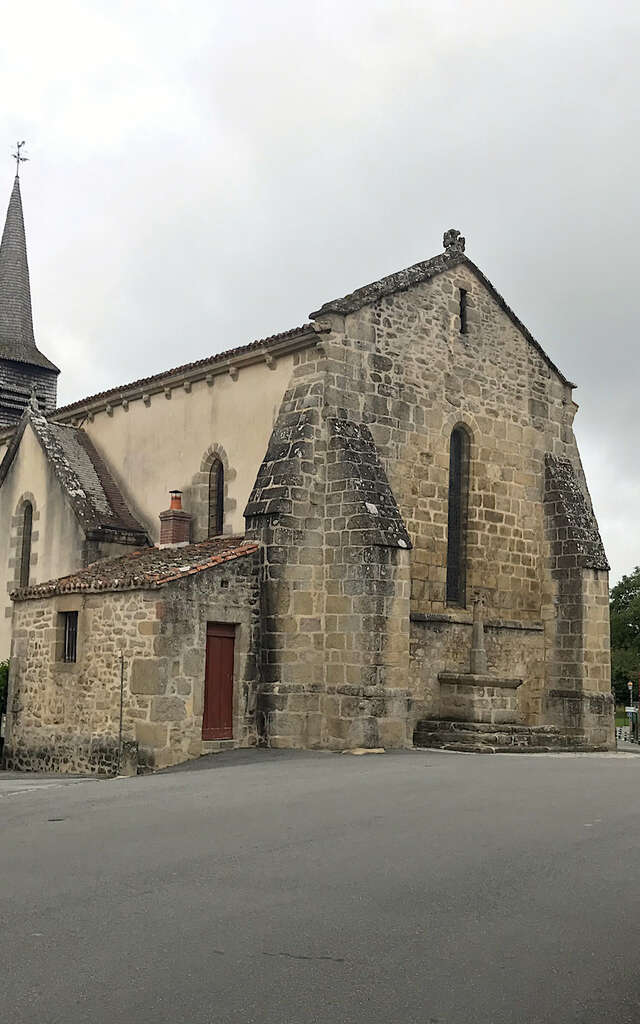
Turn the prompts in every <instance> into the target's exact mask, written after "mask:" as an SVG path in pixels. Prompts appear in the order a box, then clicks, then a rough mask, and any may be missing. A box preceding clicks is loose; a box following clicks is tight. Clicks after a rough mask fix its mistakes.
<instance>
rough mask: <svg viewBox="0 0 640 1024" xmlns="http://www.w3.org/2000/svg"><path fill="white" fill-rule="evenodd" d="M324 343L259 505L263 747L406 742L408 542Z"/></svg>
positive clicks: (275, 446)
mask: <svg viewBox="0 0 640 1024" xmlns="http://www.w3.org/2000/svg"><path fill="white" fill-rule="evenodd" d="M331 362H332V356H331V352H330V351H328V350H327V349H325V347H324V345H319V346H316V348H315V349H313V350H310V351H308V352H304V353H301V354H299V355H298V356H297V360H296V366H295V369H294V375H293V380H292V383H291V386H290V388H289V390H288V391H287V393H286V395H285V398H284V401H283V404H282V407H281V409H280V414H279V417H278V421H277V423H276V425H275V428H274V431H273V434H272V437H271V441H270V443H269V448H268V451H267V454H266V457H265V459H264V461H263V464H262V466H261V468H260V471H259V473H258V477H257V480H256V485H255V487H254V489H253V492H252V495H251V498H250V500H249V503H248V505H247V509H246V512H245V515H246V517H247V528H248V534H249V535H250V536H251V535H253V536H255V537H258V538H259V539H261V540H262V541H263V542H264V544H265V579H264V592H263V601H264V627H263V651H264V655H263V657H264V662H263V685H262V692H261V696H260V703H259V713H260V714H259V721H260V723H261V738H262V742H264V743H268V744H271V745H272V746H279V747H321V748H322V747H324V748H331V749H336V748H337V749H342V748H344V747H346V746H359V745H366V746H377V745H378V744H380V743H383V744H386V745H390V746H406V745H408V744H409V743H410V734H409V733H408V727H407V721H408V716H407V675H408V664H409V645H408V631H407V628H406V625H407V623H408V612H409V574H408V572H409V567H408V549H409V547H410V541H409V538H408V536H407V534H406V530H405V528H404V524H403V523H402V519H401V516H400V514H399V512H398V508H397V504H396V501H395V498H394V497H393V494H392V493H391V490H390V488H389V485H388V481H387V479H386V476H385V474H384V470H383V468H382V465H381V463H380V460H379V457H378V453H377V450H376V447H375V445H374V443H373V439H372V437H371V434H370V432H369V430H368V428H367V427H366V425H364V424H362V423H361V422H358V421H356V420H353V419H351V418H350V417H349V415H348V414H347V413H346V412H345V407H344V404H340V403H339V402H338V401H334V399H336V398H338V397H339V396H340V395H341V394H342V392H341V391H340V392H338V391H337V390H336V389H335V388H334V389H332V387H331V376H330V372H329V371H330V366H331Z"/></svg>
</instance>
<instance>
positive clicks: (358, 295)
mask: <svg viewBox="0 0 640 1024" xmlns="http://www.w3.org/2000/svg"><path fill="white" fill-rule="evenodd" d="M459 266H465V267H468V268H469V270H470V271H471V272H472V273H473V274H475V276H476V277H477V278H478V280H479V281H480V282H481V283H482V284H483V285H484V287H485V288H486V289H487V291H488V292H489V293H490V295H491V296H492V297H493V299H494V300H495V302H496V303H497V304H498V306H500V308H501V309H502V310H503V311H504V312H505V313H506V315H507V316H508V317H509V319H510V320H511V322H512V323H513V324H514V325H515V327H517V328H518V330H519V331H521V332H522V334H523V335H524V336H525V338H526V339H527V341H528V342H529V343H530V344H531V345H533V347H534V348H535V349H537V351H538V352H539V353H540V355H541V356H542V358H543V359H544V361H545V362H546V363H547V365H548V366H549V367H550V368H551V369H552V370H553V371H554V373H557V374H558V377H559V378H560V380H561V381H562V382H563V384H567V385H568V386H569V387H571V388H574V387H575V386H576V385H575V384H573V383H572V382H571V381H570V380H568V378H567V377H565V375H564V374H563V373H562V370H560V369H559V368H558V367H557V366H556V364H555V363H554V362H553V360H552V359H550V357H549V356H548V355H547V353H546V352H545V351H544V349H543V348H542V345H540V343H539V342H538V341H536V339H535V338H534V337H533V335H532V334H531V332H530V331H529V330H528V329H527V328H526V327H525V325H524V324H523V323H522V321H521V320H520V319H519V317H517V316H516V314H515V313H514V312H513V310H512V309H511V307H510V306H508V305H507V303H506V301H505V300H504V299H503V297H502V295H500V293H499V292H498V291H497V289H496V288H494V286H493V284H492V283H491V281H490V280H489V278H488V277H486V276H485V275H484V274H483V273H482V271H481V270H480V268H479V267H477V266H476V265H475V263H473V262H472V261H471V260H470V259H469V257H468V256H465V254H464V252H460V251H458V250H454V251H450V252H442V253H439V254H438V255H437V256H433V257H432V258H431V259H429V260H423V261H422V262H421V263H414V264H413V266H411V267H407V268H406V269H405V270H399V271H397V272H396V273H395V274H389V275H388V276H387V277H382V278H380V280H379V281H373V282H372V283H371V284H366V285H364V286H363V287H362V288H357V289H356V290H355V291H354V292H350V293H349V294H348V295H344V296H343V297H342V298H340V299H332V300H331V301H329V302H325V303H324V304H323V305H322V306H320V309H317V310H316V311H315V313H310V314H309V315H310V318H311V319H312V320H316V319H322V317H323V316H326V315H327V314H328V313H341V314H343V315H344V314H346V313H355V312H357V310H359V309H362V307H363V306H369V305H373V304H374V303H375V302H378V301H379V299H383V298H385V297H386V296H387V295H393V294H394V293H395V292H403V291H407V289H408V288H412V287H414V286H415V285H418V284H422V283H423V282H424V281H429V280H431V278H433V277H435V276H436V275H437V274H442V273H444V272H445V271H446V270H452V269H453V268H454V267H459Z"/></svg>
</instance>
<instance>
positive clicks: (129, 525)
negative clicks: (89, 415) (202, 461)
mask: <svg viewBox="0 0 640 1024" xmlns="http://www.w3.org/2000/svg"><path fill="white" fill-rule="evenodd" d="M27 424H29V425H30V426H31V427H32V429H33V432H34V434H35V435H36V437H37V439H38V441H39V442H40V444H41V446H42V449H43V451H44V453H45V456H46V458H47V459H48V461H49V462H50V464H51V466H52V467H53V470H54V472H55V474H56V476H57V478H58V480H59V481H60V485H61V487H62V489H63V491H64V492H65V494H66V495H67V498H68V499H69V502H70V504H71V506H72V508H73V511H74V512H75V514H76V516H77V518H78V520H79V522H80V526H81V527H82V529H83V531H84V533H85V535H86V536H87V537H88V538H89V539H93V540H97V539H114V540H115V539H118V540H122V541H123V542H124V543H133V544H148V543H149V539H148V537H147V531H146V530H145V528H144V526H142V525H141V524H140V523H139V522H138V520H137V519H136V518H135V517H134V516H133V514H132V513H131V511H130V509H129V507H128V506H127V503H126V501H125V500H124V497H123V496H122V492H121V491H120V489H119V487H118V486H117V484H116V482H115V480H114V479H113V477H112V475H111V473H110V471H109V469H108V468H107V466H106V464H105V462H104V460H103V459H102V457H101V456H100V454H99V452H98V451H97V450H96V448H95V446H94V445H93V443H92V441H91V439H90V438H89V437H88V435H87V434H85V432H84V431H83V430H79V429H78V428H77V427H69V426H64V425H63V424H61V423H52V422H50V421H49V420H47V419H46V417H45V416H43V415H42V413H40V412H39V411H38V410H37V409H36V408H34V407H33V406H29V407H28V408H27V409H25V411H24V413H23V414H22V418H21V420H20V423H19V425H18V429H17V430H16V433H15V434H14V436H13V437H12V439H11V443H10V445H9V447H8V448H7V451H6V453H5V456H4V458H3V460H2V462H0V486H2V484H3V482H4V479H5V477H6V475H7V473H8V472H9V469H10V467H11V465H12V463H13V460H14V458H15V456H16V454H17V452H18V449H19V447H20V441H21V440H22V436H23V434H24V431H25V429H26V427H27ZM115 535H117V537H116V536H115Z"/></svg>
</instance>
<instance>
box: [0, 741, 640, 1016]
mask: <svg viewBox="0 0 640 1024" xmlns="http://www.w3.org/2000/svg"><path fill="white" fill-rule="evenodd" d="M0 868H1V870H0V886H1V889H0V923H1V927H2V970H1V972H0V979H1V982H0V984H1V990H0V1019H1V1020H3V1021H7V1022H11V1024H87V1022H92V1024H132V1022H135V1024H147V1022H149V1024H151V1022H158V1024H164V1022H172V1024H173V1022H178V1024H210V1022H211V1024H213V1022H216V1024H220V1022H222V1024H227V1022H229V1024H236V1022H238V1024H240V1022H241V1024H252V1022H256V1024H257V1022H260V1024H311V1022H314V1024H315V1022H322V1024H325V1022H326V1024H328V1022H331V1024H336V1022H340V1024H365V1022H366V1024H371V1022H375V1024H378V1022H381V1024H382V1022H384V1024H401V1022H402V1024H404V1022H409V1024H516V1022H517V1024H565V1022H568V1024H573V1022H580V1024H603V1022H605V1021H607V1020H613V1021H615V1022H616V1024H624V1022H630V1024H631V1022H633V1024H638V1021H640V982H639V981H638V975H639V973H640V968H639V967H638V957H639V955H640V953H639V943H638V923H639V920H640V906H639V901H638V897H639V895H640V757H638V756H636V755H635V754H632V753H627V754H625V753H623V754H618V755H583V756H580V755H578V756H576V755H564V756H563V755H555V756H554V755H537V756H530V755H512V756H509V755H503V756H500V755H498V756H492V755H465V754H452V753H445V752H440V751H414V752H407V753H387V754H382V755H367V756H363V757H354V756H345V755H338V754H328V753H304V752H301V753H288V752H280V753H278V752H269V751H250V752H244V751H239V752H235V753H229V754H222V755H218V756H217V757H210V758H207V759H205V760H204V761H203V762H199V763H198V765H197V766H195V767H193V768H189V770H180V771H174V772H167V773H161V774H158V775H155V776H147V777H141V778H135V779H118V780H113V781H104V780H102V781H98V780H78V779H64V778H60V777H58V778H55V777H47V778H38V777H34V776H19V775H15V774H7V773H5V774H4V775H3V774H2V773H0Z"/></svg>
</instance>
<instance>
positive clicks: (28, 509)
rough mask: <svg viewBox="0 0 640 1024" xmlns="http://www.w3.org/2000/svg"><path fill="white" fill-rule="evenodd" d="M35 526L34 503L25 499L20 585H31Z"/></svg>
mask: <svg viewBox="0 0 640 1024" xmlns="http://www.w3.org/2000/svg"><path fill="white" fill-rule="evenodd" d="M32 528H33V505H32V504H31V502H30V501H25V503H24V507H23V513H22V550H21V551H20V586H21V587H28V586H29V570H30V568H31V531H32Z"/></svg>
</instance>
